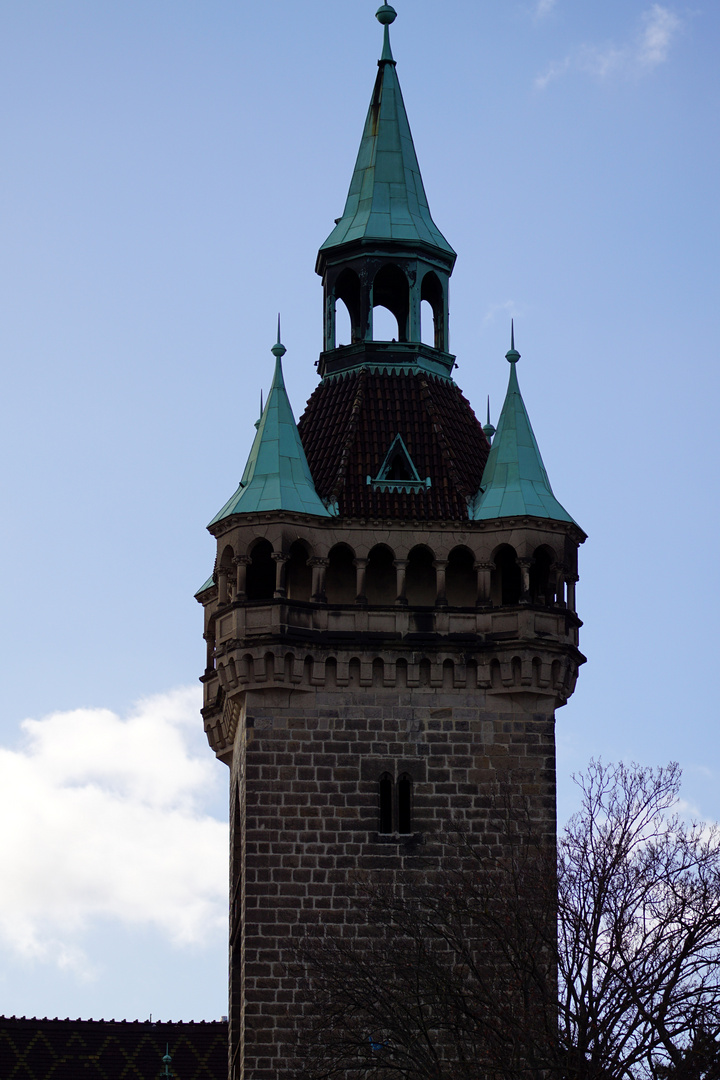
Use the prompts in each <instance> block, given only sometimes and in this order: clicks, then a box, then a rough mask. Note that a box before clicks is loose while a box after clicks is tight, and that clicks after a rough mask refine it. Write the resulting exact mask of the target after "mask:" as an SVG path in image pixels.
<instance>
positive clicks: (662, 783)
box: [299, 762, 720, 1080]
mask: <svg viewBox="0 0 720 1080" xmlns="http://www.w3.org/2000/svg"><path fill="white" fill-rule="evenodd" d="M577 783H578V784H579V785H580V789H581V793H582V805H581V809H580V811H579V812H578V813H577V814H576V815H575V816H574V817H573V818H572V819H571V820H570V821H569V823H568V825H567V826H566V828H565V830H564V832H563V833H562V835H561V837H560V839H559V842H558V853H557V873H556V868H555V861H554V852H553V853H552V858H550V853H549V852H548V845H547V842H546V840H545V839H543V838H537V837H536V836H534V834H533V831H532V828H531V823H530V819H529V817H528V819H527V821H526V823H525V827H524V828H517V827H516V828H515V830H514V831H513V838H514V839H513V842H512V843H508V850H507V852H506V856H505V857H504V858H503V859H502V860H501V861H493V862H492V864H489V862H488V859H487V855H486V853H485V852H484V851H482V849H475V848H473V846H472V844H471V842H470V841H469V840H468V838H467V836H466V835H464V834H463V833H459V834H458V835H457V836H456V837H455V838H454V843H455V845H456V850H457V858H456V859H454V860H453V865H452V866H450V867H445V868H444V869H441V870H439V871H438V870H437V869H436V868H431V867H429V866H428V867H427V868H426V869H425V871H424V872H422V873H417V874H413V875H408V876H407V878H405V879H404V880H403V881H402V882H400V883H396V884H395V885H394V886H392V887H391V886H388V885H381V884H377V883H373V882H372V881H369V880H364V881H362V882H361V883H360V885H359V891H360V895H361V900H360V902H361V903H362V904H363V905H364V908H365V915H366V918H365V923H366V926H367V932H366V934H364V936H363V937H362V939H346V938H345V937H343V936H342V933H341V931H340V930H339V929H338V927H337V926H332V927H330V928H328V930H327V931H326V932H325V933H319V934H318V936H317V937H315V938H312V939H310V940H309V941H307V942H306V943H305V945H304V947H303V949H302V952H301V955H300V957H299V962H300V963H301V964H302V967H303V970H304V973H305V977H306V982H307V988H308V994H309V999H310V1001H311V1002H312V1013H313V1015H314V1016H315V1018H316V1019H315V1021H314V1022H313V1023H311V1025H310V1027H309V1028H308V1027H306V1028H305V1029H304V1030H303V1031H302V1032H301V1049H300V1056H301V1058H302V1060H303V1061H304V1062H305V1075H306V1076H307V1077H308V1078H312V1080H331V1078H334V1077H338V1078H339V1077H343V1078H344V1080H345V1078H351V1077H352V1078H355V1080H362V1078H364V1077H373V1078H375V1080H385V1078H390V1077H408V1078H409V1077H413V1078H414V1080H450V1078H452V1080H470V1078H472V1080H477V1078H478V1077H489V1078H497V1080H499V1078H501V1077H502V1078H503V1080H506V1078H508V1080H540V1078H548V1077H551V1076H555V1077H557V1078H561V1077H562V1078H568V1080H624V1078H632V1080H718V1076H719V1075H720V1069H718V1053H717V1038H718V1035H719V1034H720V966H719V965H720V845H719V838H718V833H717V830H716V828H715V827H714V826H712V827H707V826H703V825H699V824H690V825H687V824H685V823H684V822H683V821H682V820H681V819H680V818H679V817H678V815H677V813H675V812H674V811H673V807H674V806H675V804H676V802H677V798H678V792H679V783H680V770H679V768H678V766H677V765H669V766H668V767H667V768H661V769H645V768H640V767H637V766H631V767H625V766H623V765H618V766H604V765H602V764H600V763H598V762H592V763H591V764H590V766H589V769H588V771H587V773H586V774H585V776H581V777H579V778H577ZM515 824H516V826H517V822H516V823H515ZM556 929H557V932H556Z"/></svg>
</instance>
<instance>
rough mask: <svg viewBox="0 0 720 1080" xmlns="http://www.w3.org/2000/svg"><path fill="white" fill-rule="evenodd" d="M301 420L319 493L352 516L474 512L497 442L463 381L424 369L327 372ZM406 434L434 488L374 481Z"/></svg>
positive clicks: (436, 517) (444, 517) (449, 516)
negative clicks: (492, 443) (385, 486)
mask: <svg viewBox="0 0 720 1080" xmlns="http://www.w3.org/2000/svg"><path fill="white" fill-rule="evenodd" d="M298 427H299V430H300V436H301V438H302V442H303V446H304V448H305V453H306V455H307V459H308V464H309V465H310V471H311V473H312V476H313V480H314V482H315V488H316V490H317V492H318V494H319V495H320V497H321V498H322V499H326V500H327V499H333V500H335V499H336V500H337V501H338V503H339V508H340V513H341V514H342V515H343V516H346V517H363V518H364V517H376V518H403V519H417V520H426V521H460V520H466V519H467V517H468V509H467V500H468V499H470V498H472V496H473V495H475V494H476V493H477V490H478V488H479V487H480V481H481V479H482V474H483V468H484V467H485V462H486V460H487V456H488V453H489V449H490V447H489V443H488V441H487V439H486V438H485V435H484V434H483V431H482V427H481V425H480V422H479V421H478V420H477V418H476V416H475V414H474V412H473V410H472V408H471V406H470V403H469V402H468V401H467V400H466V399H465V398H464V397H463V395H462V393H461V391H460V389H459V388H458V387H457V386H456V385H455V383H454V382H452V381H451V380H449V379H443V378H438V377H437V376H435V375H431V374H429V373H428V372H426V371H422V370H415V371H412V370H411V371H407V372H399V373H396V374H392V373H389V372H383V371H378V372H372V371H370V370H368V369H367V368H365V369H361V370H358V371H350V372H347V373H345V374H343V375H338V376H335V377H333V378H327V379H324V380H323V382H321V383H320V384H319V386H318V387H317V388H316V390H315V392H314V393H313V394H312V396H311V398H310V400H309V401H308V403H307V408H306V410H305V413H304V415H303V416H302V418H301V419H300V422H299V424H298ZM398 434H399V435H401V436H402V439H403V441H404V442H405V445H406V447H407V449H408V452H409V453H410V456H411V458H412V460H413V462H414V464H415V467H416V469H417V471H418V473H419V475H420V477H421V478H422V479H425V477H430V481H431V486H430V487H429V488H427V489H423V490H421V491H409V492H403V491H386V492H383V491H378V490H376V489H375V488H373V486H372V485H368V483H367V477H368V476H371V477H373V479H374V478H375V477H376V476H377V475H378V472H379V470H380V467H381V465H382V463H383V461H384V459H385V455H386V454H387V452H388V450H389V449H390V445H391V443H392V442H393V439H394V438H395V436H396V435H398Z"/></svg>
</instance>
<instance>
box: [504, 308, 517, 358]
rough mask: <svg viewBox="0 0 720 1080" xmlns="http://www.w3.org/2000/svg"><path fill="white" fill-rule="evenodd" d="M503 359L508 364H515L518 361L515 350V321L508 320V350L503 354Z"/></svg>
mask: <svg viewBox="0 0 720 1080" xmlns="http://www.w3.org/2000/svg"><path fill="white" fill-rule="evenodd" d="M505 359H506V360H507V361H508V363H510V364H517V362H518V360H519V359H520V353H519V352H518V351H517V349H516V348H515V320H514V319H511V320H510V349H509V351H508V352H506V353H505Z"/></svg>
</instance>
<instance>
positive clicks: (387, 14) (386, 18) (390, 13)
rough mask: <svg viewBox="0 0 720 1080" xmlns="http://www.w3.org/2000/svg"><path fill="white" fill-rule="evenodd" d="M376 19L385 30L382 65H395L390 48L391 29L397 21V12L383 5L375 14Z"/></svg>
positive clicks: (387, 5)
mask: <svg viewBox="0 0 720 1080" xmlns="http://www.w3.org/2000/svg"><path fill="white" fill-rule="evenodd" d="M375 18H376V19H377V21H378V22H379V23H380V24H381V25H382V26H383V28H384V31H385V32H384V36H383V51H382V56H381V57H380V63H381V64H394V63H395V60H394V59H393V54H392V49H391V48H390V27H391V26H392V24H393V23H394V22H395V20H396V19H397V11H396V10H395V8H394V7H390V5H389V4H383V5H382V7H380V8H378V9H377V11H376V12H375Z"/></svg>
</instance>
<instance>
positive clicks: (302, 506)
mask: <svg viewBox="0 0 720 1080" xmlns="http://www.w3.org/2000/svg"><path fill="white" fill-rule="evenodd" d="M271 352H272V354H273V356H274V357H275V373H274V375H273V381H272V386H271V387H270V393H269V394H268V398H267V401H266V402H265V408H264V409H263V412H262V416H261V417H260V420H259V421H258V424H257V425H256V426H257V433H256V435H255V439H254V441H253V444H252V449H251V450H250V455H249V457H248V460H247V464H246V466H245V471H244V473H243V476H242V480H241V481H240V484H239V486H238V489H237V491H236V492H235V494H234V495H233V496H232V498H231V499H229V500H228V501H227V502H226V503H225V505H224V506H223V508H222V510H220V512H219V513H217V514H216V515H215V517H214V518H213V519H212V521H211V522H210V525H211V526H212V525H215V524H217V522H218V521H222V520H223V519H224V518H227V517H230V515H231V514H252V513H259V512H262V511H264V510H290V511H294V512H295V513H300V514H312V515H313V516H315V517H330V516H331V512H330V511H329V510H328V508H327V507H326V506H325V504H324V503H323V502H322V500H321V499H320V496H319V495H318V493H317V492H316V490H315V484H314V483H313V478H312V474H311V473H310V466H309V465H308V463H307V458H306V456H305V450H304V449H303V444H302V442H301V440H300V433H299V432H298V429H297V424H296V423H295V417H294V416H293V412H292V408H291V406H290V401H289V398H288V395H287V390H286V389H285V379H284V377H283V370H282V358H283V356H284V355H285V353H286V352H287V350H286V348H285V346H284V345H283V343H282V341H281V340H280V316H279V315H278V339H277V342H276V343H275V344H274V345H273V346H272V349H271Z"/></svg>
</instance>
